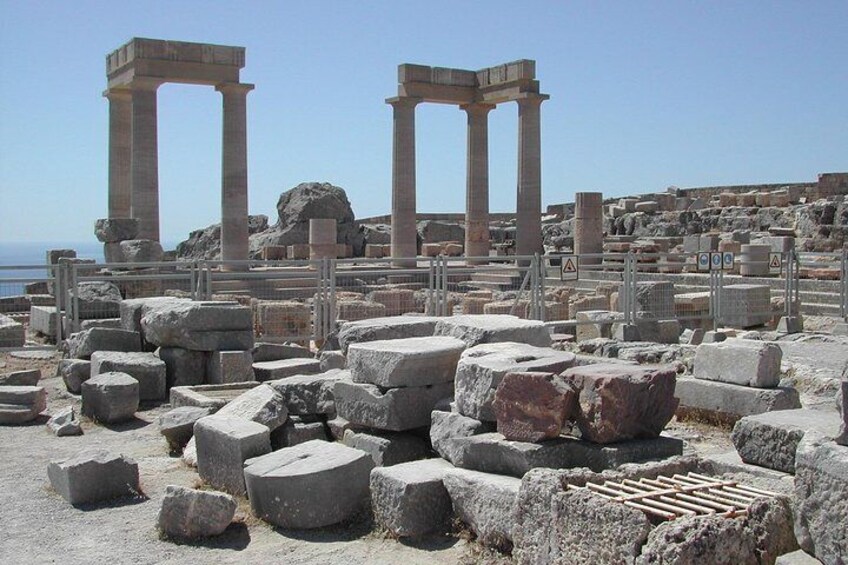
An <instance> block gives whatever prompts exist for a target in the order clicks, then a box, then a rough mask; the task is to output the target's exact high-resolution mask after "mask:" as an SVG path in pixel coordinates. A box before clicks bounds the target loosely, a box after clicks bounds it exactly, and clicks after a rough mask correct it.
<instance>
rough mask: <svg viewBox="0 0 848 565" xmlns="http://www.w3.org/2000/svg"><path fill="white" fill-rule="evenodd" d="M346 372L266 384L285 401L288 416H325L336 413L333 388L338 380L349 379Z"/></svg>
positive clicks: (304, 376)
mask: <svg viewBox="0 0 848 565" xmlns="http://www.w3.org/2000/svg"><path fill="white" fill-rule="evenodd" d="M349 377H350V373H348V372H347V371H340V370H333V371H328V372H326V373H320V374H316V375H297V376H294V377H288V378H285V379H280V380H277V381H268V384H269V385H270V386H271V387H273V388H274V390H276V391H277V392H278V393H280V394H281V395H282V397H283V399H284V400H285V404H286V408H287V409H288V411H289V414H295V415H300V416H303V415H306V414H326V415H334V414H335V413H336V401H335V397H334V395H333V387H335V385H336V382H337V381H338V380H340V379H345V378H349Z"/></svg>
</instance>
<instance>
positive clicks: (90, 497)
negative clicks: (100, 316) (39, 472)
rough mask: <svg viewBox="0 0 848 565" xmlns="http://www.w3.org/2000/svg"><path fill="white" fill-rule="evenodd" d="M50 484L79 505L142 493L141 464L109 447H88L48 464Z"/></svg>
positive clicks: (63, 496) (70, 501)
mask: <svg viewBox="0 0 848 565" xmlns="http://www.w3.org/2000/svg"><path fill="white" fill-rule="evenodd" d="M47 476H48V478H49V479H50V486H52V487H53V490H55V491H56V492H57V493H59V494H60V495H61V496H62V498H64V499H65V500H67V501H68V502H69V503H70V504H72V505H74V506H77V505H81V504H91V503H95V502H102V501H106V500H112V499H115V498H124V497H130V496H138V494H139V493H140V492H141V489H140V488H139V483H138V464H137V463H136V462H135V461H133V460H132V459H129V458H128V457H125V456H123V455H115V454H113V453H109V451H107V450H105V449H87V450H83V451H80V452H79V453H77V454H76V455H74V456H73V457H69V458H68V459H64V460H60V461H51V462H50V464H49V465H48V466H47Z"/></svg>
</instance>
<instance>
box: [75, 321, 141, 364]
mask: <svg viewBox="0 0 848 565" xmlns="http://www.w3.org/2000/svg"><path fill="white" fill-rule="evenodd" d="M65 343H66V345H67V348H68V357H71V358H73V359H91V354H92V353H94V352H95V351H124V352H133V351H141V335H139V334H138V333H137V332H129V331H126V330H115V329H111V328H91V329H90V330H84V331H81V332H77V333H75V334H71V335H70V337H68V339H67V340H65Z"/></svg>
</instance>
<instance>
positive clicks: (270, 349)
mask: <svg viewBox="0 0 848 565" xmlns="http://www.w3.org/2000/svg"><path fill="white" fill-rule="evenodd" d="M313 357H315V356H314V355H313V354H312V352H311V351H310V350H309V349H308V348H306V347H303V346H302V345H297V344H294V343H257V344H256V345H254V346H253V362H254V363H261V362H264V361H279V360H281V359H312V358H313Z"/></svg>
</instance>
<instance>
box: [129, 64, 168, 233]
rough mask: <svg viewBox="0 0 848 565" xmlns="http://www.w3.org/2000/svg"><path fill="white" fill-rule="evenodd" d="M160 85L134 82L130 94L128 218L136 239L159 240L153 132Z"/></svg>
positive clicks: (138, 80)
mask: <svg viewBox="0 0 848 565" xmlns="http://www.w3.org/2000/svg"><path fill="white" fill-rule="evenodd" d="M160 84H161V83H160V82H158V81H154V80H149V79H137V80H134V81H133V82H132V84H131V85H130V88H131V91H132V159H131V164H130V170H131V173H130V179H131V180H130V187H131V188H130V192H131V193H132V199H131V202H132V217H133V218H136V219H138V237H139V239H152V240H154V241H159V153H158V151H159V149H158V145H157V129H156V90H157V89H158V88H159V85H160Z"/></svg>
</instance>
